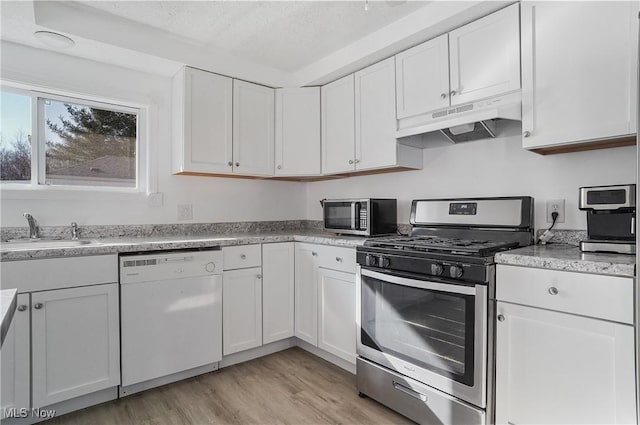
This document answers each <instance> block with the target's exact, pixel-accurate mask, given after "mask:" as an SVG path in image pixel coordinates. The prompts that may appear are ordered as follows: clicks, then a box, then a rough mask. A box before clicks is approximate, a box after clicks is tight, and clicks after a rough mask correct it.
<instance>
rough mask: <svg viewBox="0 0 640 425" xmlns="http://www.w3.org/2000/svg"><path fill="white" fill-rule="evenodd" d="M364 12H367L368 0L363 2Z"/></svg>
mask: <svg viewBox="0 0 640 425" xmlns="http://www.w3.org/2000/svg"><path fill="white" fill-rule="evenodd" d="M364 11H365V12H368V11H369V0H364Z"/></svg>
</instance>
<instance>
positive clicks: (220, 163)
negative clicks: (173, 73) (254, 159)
mask: <svg viewBox="0 0 640 425" xmlns="http://www.w3.org/2000/svg"><path fill="white" fill-rule="evenodd" d="M176 78H181V77H180V76H178V77H176ZM182 78H184V86H182V87H179V88H178V89H177V90H180V89H182V90H184V93H177V96H176V99H174V101H178V100H177V99H179V98H181V97H182V98H183V108H184V110H183V111H181V112H182V114H184V115H183V116H182V119H183V132H184V136H183V137H184V139H183V141H182V143H183V146H182V149H183V152H182V156H183V161H182V162H183V163H182V164H181V167H180V168H181V169H179V170H178V171H186V172H197V173H231V171H232V167H231V165H230V163H231V161H232V151H231V149H232V148H231V146H232V139H231V137H232V125H231V123H232V119H231V114H232V111H233V108H232V102H231V101H232V83H231V81H232V80H231V78H228V77H223V76H221V75H216V74H212V73H210V72H205V71H201V70H199V69H193V68H185V69H184V70H183V76H182ZM178 113H180V112H178ZM175 142H176V143H178V141H175Z"/></svg>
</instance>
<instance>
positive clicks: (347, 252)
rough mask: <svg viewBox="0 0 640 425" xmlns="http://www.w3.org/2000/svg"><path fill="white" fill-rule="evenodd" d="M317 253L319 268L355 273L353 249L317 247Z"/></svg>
mask: <svg viewBox="0 0 640 425" xmlns="http://www.w3.org/2000/svg"><path fill="white" fill-rule="evenodd" d="M317 252H318V266H319V267H322V268H325V269H331V270H338V271H342V272H347V273H355V272H356V250H355V248H342V247H336V246H329V245H319V246H318V250H317Z"/></svg>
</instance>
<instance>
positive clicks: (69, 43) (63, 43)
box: [33, 31, 76, 49]
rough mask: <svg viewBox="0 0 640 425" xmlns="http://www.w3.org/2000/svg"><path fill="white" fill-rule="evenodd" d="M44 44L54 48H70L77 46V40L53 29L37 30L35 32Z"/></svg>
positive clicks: (35, 35)
mask: <svg viewBox="0 0 640 425" xmlns="http://www.w3.org/2000/svg"><path fill="white" fill-rule="evenodd" d="M33 35H34V37H35V38H37V39H38V40H39V41H40V42H41V43H42V44H44V45H46V46H49V47H52V48H54V49H69V48H71V47H73V46H75V44H76V42H75V41H73V39H71V38H69V37H67V36H66V35H62V34H58V33H57V32H51V31H36V32H34V33H33Z"/></svg>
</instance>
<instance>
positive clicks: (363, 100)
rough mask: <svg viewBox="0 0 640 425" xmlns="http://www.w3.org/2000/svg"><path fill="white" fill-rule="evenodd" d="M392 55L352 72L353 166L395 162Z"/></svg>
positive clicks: (393, 61)
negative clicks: (354, 141) (354, 149)
mask: <svg viewBox="0 0 640 425" xmlns="http://www.w3.org/2000/svg"><path fill="white" fill-rule="evenodd" d="M395 71H396V66H395V59H394V58H393V57H391V58H389V59H386V60H384V61H382V62H378V63H377V64H375V65H372V66H370V67H368V68H365V69H363V70H361V71H358V72H356V73H355V99H356V120H355V123H356V151H355V153H356V156H355V160H354V162H355V166H356V170H365V169H372V168H381V167H385V166H393V165H396V159H397V158H396V147H397V142H396V105H395V102H396V89H395V81H396V78H395Z"/></svg>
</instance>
